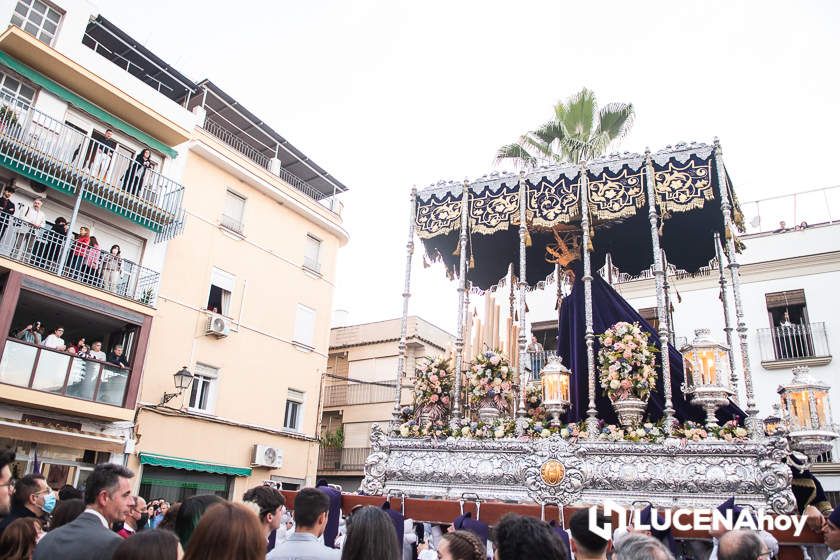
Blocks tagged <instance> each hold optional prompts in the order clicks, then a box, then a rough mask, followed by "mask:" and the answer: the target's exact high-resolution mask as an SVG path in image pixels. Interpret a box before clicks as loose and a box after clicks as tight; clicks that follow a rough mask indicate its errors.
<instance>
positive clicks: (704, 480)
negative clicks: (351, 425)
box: [361, 426, 796, 513]
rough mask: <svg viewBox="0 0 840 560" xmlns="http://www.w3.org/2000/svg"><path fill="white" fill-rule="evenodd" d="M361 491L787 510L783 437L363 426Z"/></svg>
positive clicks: (787, 478)
mask: <svg viewBox="0 0 840 560" xmlns="http://www.w3.org/2000/svg"><path fill="white" fill-rule="evenodd" d="M371 448H372V453H371V454H370V456H369V457H368V459H367V461H366V463H365V478H364V481H363V482H362V487H361V490H363V491H364V492H366V493H368V494H382V495H384V494H388V493H404V494H405V495H407V496H416V497H424V498H425V497H429V498H431V497H435V498H449V499H461V498H462V496H463V495H464V494H475V495H478V497H479V499H482V500H511V501H516V502H536V503H539V504H561V505H572V504H579V505H591V504H600V503H602V502H603V501H604V500H606V499H609V500H612V501H613V502H616V503H619V504H626V505H628V506H629V505H632V504H633V502H641V501H647V502H651V503H652V504H653V505H654V506H655V507H662V508H672V507H689V508H713V507H717V506H718V505H720V504H721V503H722V502H723V501H725V500H726V499H727V498H729V497H730V496H735V501H736V503H738V504H744V505H752V506H753V507H755V508H760V509H767V510H770V511H774V512H776V513H790V512H792V511H793V510H794V508H795V503H796V502H795V500H794V497H793V493H792V492H791V490H790V485H791V471H790V468H789V467H788V466H787V464H786V463H785V460H786V458H787V456H788V453H789V449H788V445H787V442H786V440H785V439H784V438H780V437H772V438H767V439H763V440H758V441H744V442H737V443H729V442H726V441H723V440H705V441H700V442H688V443H685V442H684V441H682V440H677V439H670V440H666V441H665V443H659V444H655V443H634V442H624V441H622V442H606V441H578V442H571V441H566V440H563V439H561V438H560V437H553V438H547V439H539V440H533V441H520V440H517V439H506V440H472V439H455V438H450V439H447V440H432V439H418V438H400V437H390V436H388V435H387V434H386V433H385V432H383V431H382V429H381V428H379V426H374V428H373V430H372V432H371Z"/></svg>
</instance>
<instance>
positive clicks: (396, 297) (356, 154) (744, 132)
mask: <svg viewBox="0 0 840 560" xmlns="http://www.w3.org/2000/svg"><path fill="white" fill-rule="evenodd" d="M96 4H97V6H98V7H99V9H100V12H101V13H102V15H104V16H105V17H106V18H108V19H109V20H111V21H112V22H114V23H115V24H116V25H117V26H119V27H121V28H122V29H124V30H125V31H126V32H128V33H129V34H130V35H132V36H133V37H134V38H135V39H137V40H139V41H140V42H142V43H143V44H144V45H145V46H146V47H148V48H149V49H151V50H152V51H153V52H155V53H156V54H157V55H158V56H160V57H161V58H163V59H164V60H166V61H167V62H168V63H170V64H171V65H172V66H174V67H175V68H177V69H178V70H180V71H181V72H183V73H184V74H186V75H187V76H188V77H190V78H191V79H193V80H196V81H198V80H200V79H202V78H210V79H212V80H213V81H214V82H215V83H217V84H218V85H219V86H220V87H222V88H223V89H224V90H225V91H227V92H228V93H230V94H231V95H232V96H233V97H234V98H235V99H237V100H238V101H239V102H240V103H241V104H243V105H244V106H246V107H248V109H249V110H251V112H253V113H254V114H256V115H257V116H259V117H260V118H261V119H262V120H264V121H265V122H267V123H270V125H271V126H272V127H273V128H274V129H275V130H277V131H278V132H279V133H280V134H282V135H283V136H284V137H286V138H287V139H289V141H291V142H292V143H293V144H294V145H295V146H297V147H298V148H300V149H301V150H303V152H304V153H306V154H307V155H308V156H309V157H310V158H312V159H313V160H314V161H316V162H318V163H319V164H320V165H321V166H322V167H324V168H325V169H326V170H327V171H328V172H330V173H331V174H332V175H334V176H335V177H337V178H338V179H339V180H341V181H342V182H343V183H344V184H345V185H347V186H348V187H349V189H350V191H349V192H348V193H346V194H345V195H344V198H343V202H344V206H345V210H344V214H343V219H344V227H345V228H346V229H347V230H348V232H349V234H350V237H351V241H350V242H349V243H348V244H347V245H346V246H345V247H344V248H342V249H341V251H340V254H339V259H338V275H337V279H336V292H335V308H339V309H344V310H347V311H348V312H349V321H350V322H352V323H362V322H369V321H377V320H382V319H389V318H394V317H398V316H399V315H400V313H401V311H402V298H401V294H402V292H403V281H404V273H405V263H406V260H405V255H406V242H407V235H408V214H409V196H408V195H409V192H410V189H411V188H412V186H414V185H416V186H418V188H422V187H425V186H428V185H429V184H431V183H434V182H437V181H438V180H441V179H446V180H449V179H455V180H462V179H464V178H465V177H471V178H474V177H477V176H480V175H483V174H485V173H488V172H491V171H493V170H494V169H496V167H495V164H494V160H493V156H494V154H495V152H496V149H497V148H498V147H499V146H501V145H503V144H506V143H509V142H511V141H514V140H515V139H516V138H517V137H518V136H519V135H520V134H522V133H523V132H525V131H527V130H531V129H533V128H535V127H536V126H538V125H540V124H542V123H543V122H544V121H546V120H547V119H548V118H549V117H550V114H551V110H552V106H553V105H554V103H556V102H557V101H558V100H560V99H564V98H566V97H568V96H570V95H572V94H573V93H575V92H577V91H578V90H580V89H581V87H584V86H585V87H588V88H590V89H592V90H594V91H595V93H596V94H597V96H598V99H599V101H600V102H601V103H602V104H605V103H609V102H614V101H620V102H630V103H633V105H634V108H635V111H636V121H635V124H634V126H633V129H632V130H631V132H630V134H628V135H627V137H626V138H625V139H624V140H623V141H622V142H621V143H620V144H619V145H618V146H615V148H616V149H620V150H622V151H624V150H628V151H637V152H641V151H643V150H644V149H645V147H648V146H649V147H650V148H651V149H653V150H656V149H659V148H662V147H664V146H666V145H668V144H675V143H677V142H680V141H704V142H708V143H710V142H711V141H712V139H713V138H714V137H715V136H718V137H720V139H721V143H722V146H723V150H724V158H725V161H726V166H727V169H728V170H729V173H730V175H731V177H732V179H733V182H734V184H735V188H736V191H737V193H738V196H739V198H740V199H741V200H742V201H748V200H755V199H761V198H766V197H770V196H776V195H781V194H787V193H792V192H796V191H803V190H808V189H814V188H821V187H828V186H833V185H838V184H840V177H838V172H837V171H836V166H835V165H833V164H834V162H836V161H837V159H838V148H840V145H839V144H840V143H838V140H837V131H838V130H840V101H838V100H839V99H840V72H838V71H837V61H838V54H840V2H836V1H834V0H827V1H824V2H818V1H798V2H790V1H785V2H775V1H762V2H759V1H751V2H747V1H737V0H721V1H707V0H703V1H689V0H681V1H679V2H675V1H673V0H668V1H647V0H645V1H640V0H637V1H634V2H630V1H627V0H623V1H614V2H613V1H596V0H590V1H587V2H566V1H543V2H536V1H527V0H520V1H518V2H510V1H506V2H495V1H490V0H482V1H458V2H454V1H452V0H449V1H435V0H425V1H416V2H408V1H397V0H382V1H376V0H365V1H354V0H335V1H328V0H300V1H298V2H291V1H250V2H220V1H216V2H195V1H182V2H172V1H171V0H145V1H144V2H143V3H142V9H138V8H139V7H140V5H139V4H137V3H136V2H125V1H124V0H98V1H97V2H96ZM420 250H421V248H420V245H419V244H418V250H417V251H416V252H415V258H414V266H413V268H412V300H411V305H410V312H411V313H412V314H417V315H420V316H421V317H423V318H425V319H427V320H430V321H432V322H433V323H436V324H438V325H439V326H441V327H443V328H445V329H447V330H449V331H451V332H454V330H455V322H456V316H457V295H456V291H455V287H456V286H455V284H454V283H451V282H448V281H447V280H446V278H445V274H444V270H443V269H442V267H440V266H432V267H431V268H424V267H423V266H422V262H421V261H422V259H421V252H420Z"/></svg>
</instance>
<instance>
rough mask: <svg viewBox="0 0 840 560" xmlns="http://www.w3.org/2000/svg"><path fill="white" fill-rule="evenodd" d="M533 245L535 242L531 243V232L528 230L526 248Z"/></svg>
mask: <svg viewBox="0 0 840 560" xmlns="http://www.w3.org/2000/svg"><path fill="white" fill-rule="evenodd" d="M531 245H533V242H532V241H531V232H530V231H528V230H527V229H526V230H525V246H526V247H530V246H531Z"/></svg>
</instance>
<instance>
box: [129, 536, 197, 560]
mask: <svg viewBox="0 0 840 560" xmlns="http://www.w3.org/2000/svg"><path fill="white" fill-rule="evenodd" d="M182 556H183V553H182V550H181V543H179V542H178V537H176V536H175V533H173V532H171V531H164V530H162V529H149V530H147V531H140V532H139V533H137V534H135V535H132V536H131V537H129V538H127V539H125V541H123V543H122V544H121V545H120V546H118V547H117V549H116V550H115V551H114V556H113V560H150V559H152V558H154V559H155V560H158V559H160V560H178V559H179V558H181V557H182Z"/></svg>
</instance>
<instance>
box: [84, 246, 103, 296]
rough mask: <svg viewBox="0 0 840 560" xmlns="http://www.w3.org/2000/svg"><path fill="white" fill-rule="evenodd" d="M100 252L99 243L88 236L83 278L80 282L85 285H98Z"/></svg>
mask: <svg viewBox="0 0 840 560" xmlns="http://www.w3.org/2000/svg"><path fill="white" fill-rule="evenodd" d="M101 256H102V251H100V250H99V241H98V240H97V239H96V237H94V236H93V235H91V236H90V241H89V242H88V249H87V252H86V253H85V262H84V264H83V265H82V266H83V273H84V277H83V278H82V280H83V281H84V283H85V284H93V285H98V284H99V264H100V262H99V261H100V258H101Z"/></svg>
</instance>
